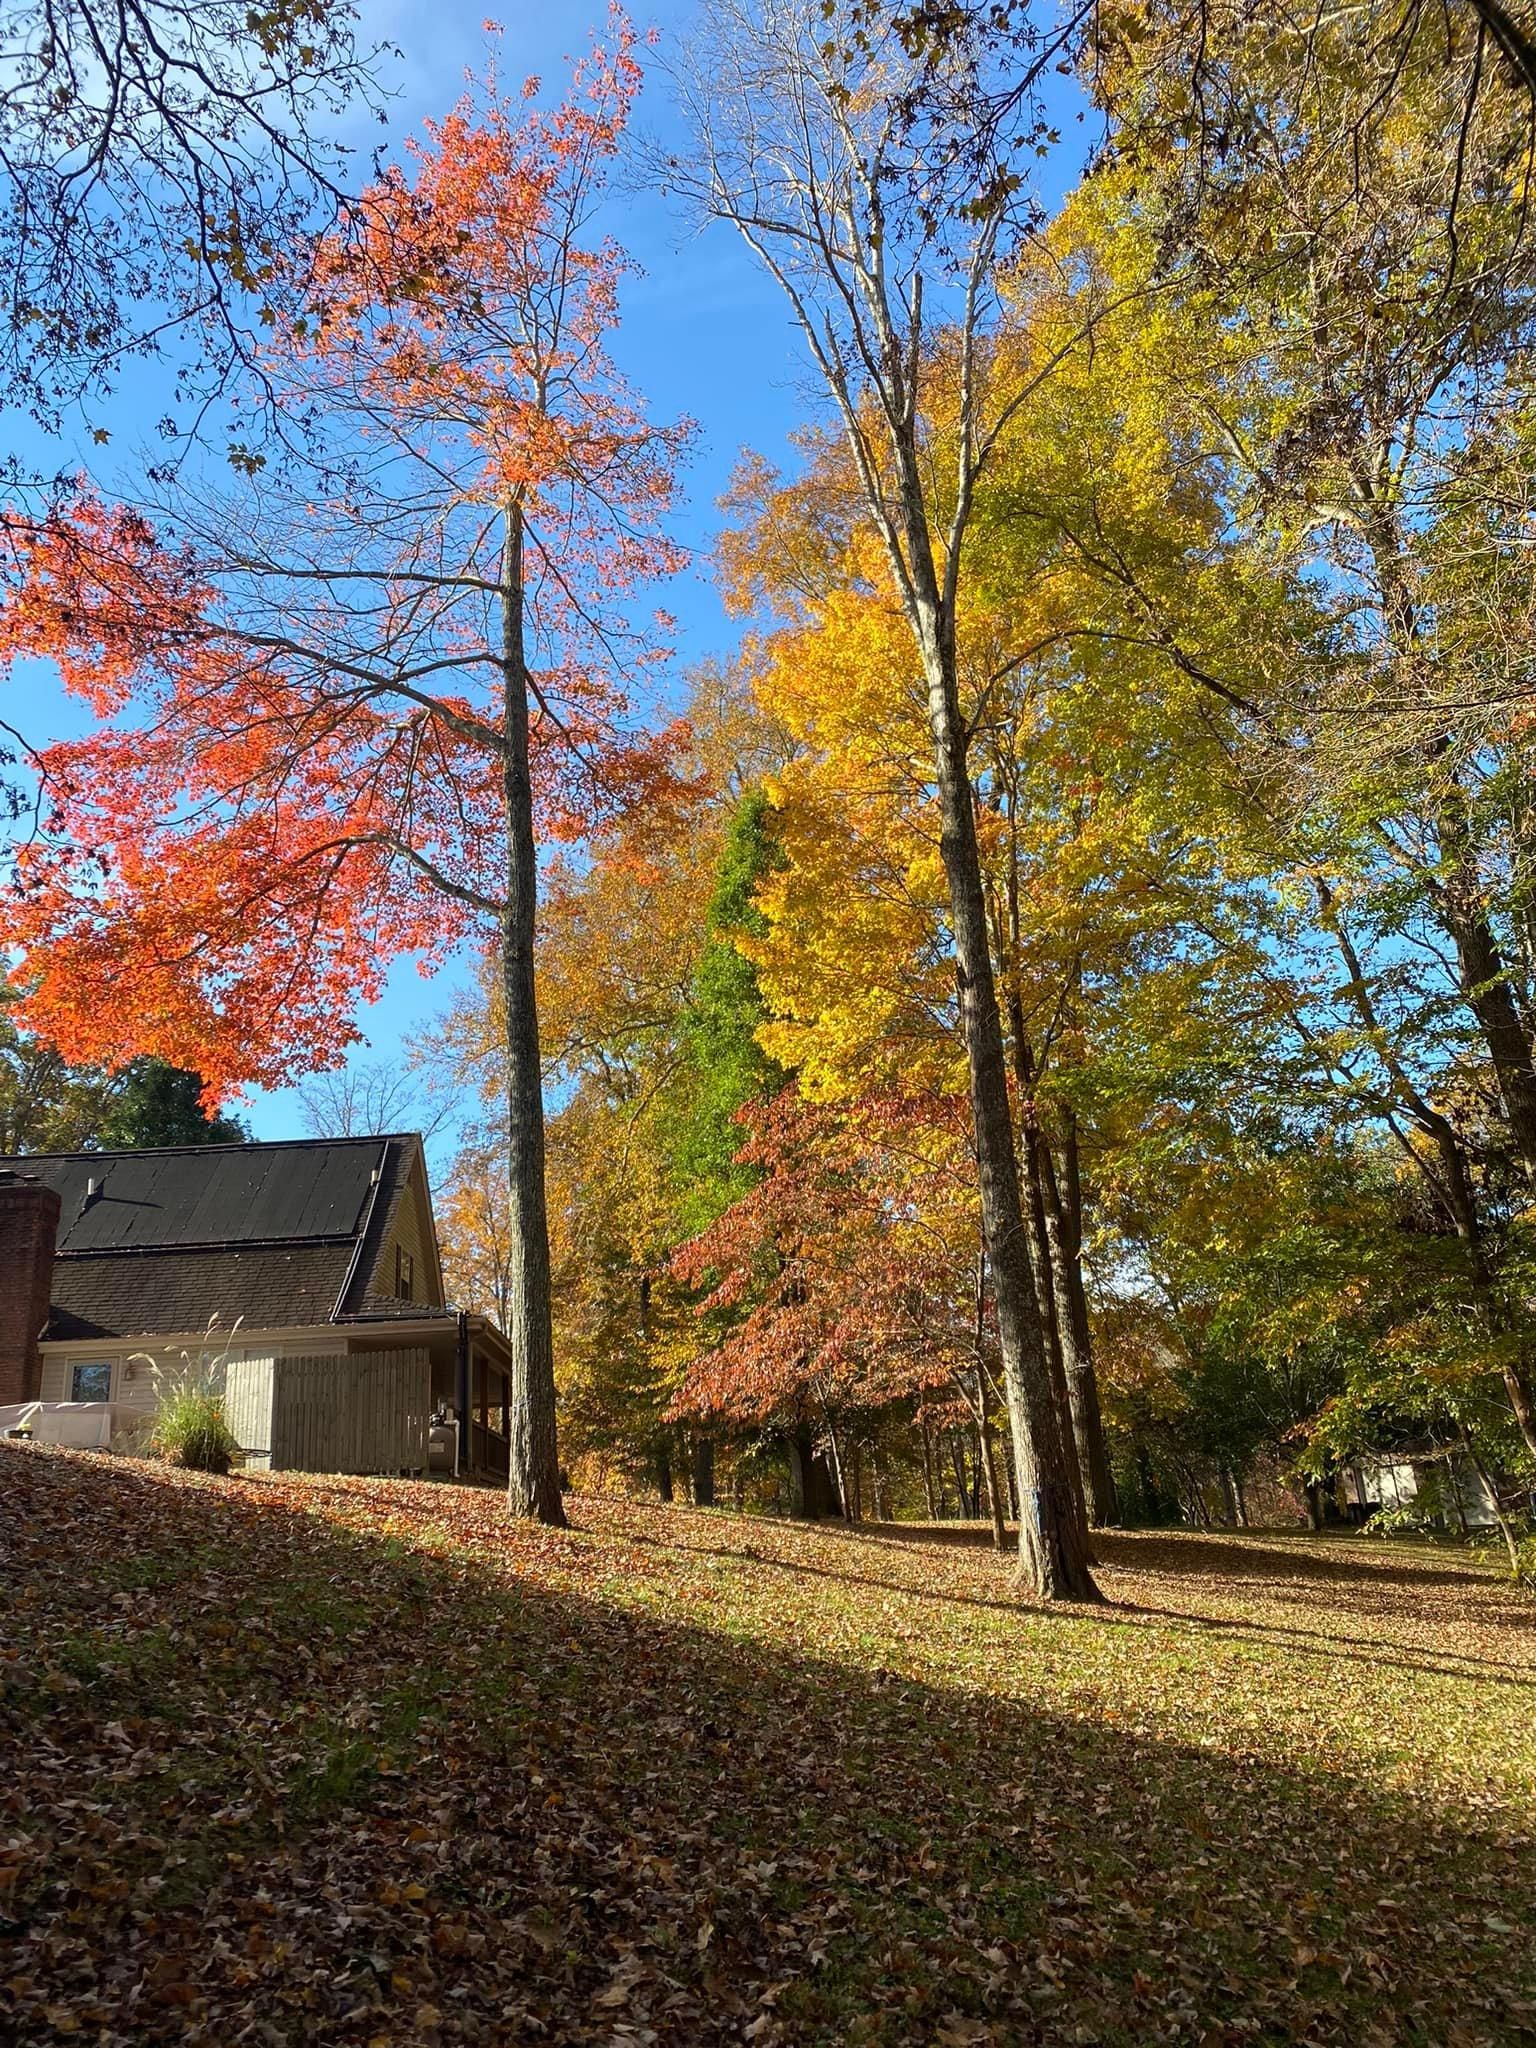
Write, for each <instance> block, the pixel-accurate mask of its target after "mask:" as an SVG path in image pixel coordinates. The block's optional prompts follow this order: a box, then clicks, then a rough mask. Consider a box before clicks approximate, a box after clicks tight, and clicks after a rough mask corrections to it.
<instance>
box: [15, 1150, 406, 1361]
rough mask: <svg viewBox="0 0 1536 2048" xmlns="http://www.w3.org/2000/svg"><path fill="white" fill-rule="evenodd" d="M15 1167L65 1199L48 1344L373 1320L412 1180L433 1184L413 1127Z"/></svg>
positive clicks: (41, 1159)
mask: <svg viewBox="0 0 1536 2048" xmlns="http://www.w3.org/2000/svg"><path fill="white" fill-rule="evenodd" d="M7 1168H8V1169H9V1170H11V1171H12V1172H14V1173H16V1174H18V1175H24V1176H26V1177H28V1178H32V1179H36V1180H40V1181H43V1182H44V1183H45V1184H46V1185H47V1186H49V1187H52V1188H54V1189H55V1190H56V1191H57V1192H58V1195H59V1197H60V1202H61V1213H60V1217H59V1237H58V1250H57V1253H56V1255H55V1260H54V1269H53V1288H52V1293H53V1315H52V1317H51V1319H50V1322H49V1326H48V1332H47V1334H48V1336H49V1337H51V1338H70V1337H144V1336H156V1335H173V1334H174V1335H180V1334H182V1333H185V1332H192V1331H197V1330H202V1329H206V1328H207V1326H208V1323H209V1321H210V1319H211V1318H212V1317H214V1316H217V1317H218V1319H219V1322H220V1324H221V1326H222V1327H223V1328H225V1329H228V1328H229V1327H230V1326H231V1325H232V1324H233V1323H234V1322H235V1320H236V1319H237V1318H239V1319H241V1320H243V1321H244V1322H245V1324H246V1325H247V1326H248V1327H250V1328H262V1329H280V1328H283V1327H285V1326H302V1325H313V1324H315V1323H328V1322H335V1321H338V1320H341V1319H344V1318H345V1319H349V1320H350V1319H352V1318H355V1317H356V1316H357V1315H359V1314H360V1313H361V1314H366V1313H368V1311H369V1310H371V1309H373V1308H374V1307H375V1305H376V1304H378V1301H379V1297H378V1294H377V1292H376V1291H375V1282H376V1275H375V1268H376V1266H377V1265H378V1263H379V1255H380V1251H381V1249H382V1247H383V1245H384V1242H385V1238H386V1233H387V1231H388V1229H389V1227H390V1222H391V1219H392V1218H393V1216H394V1215H395V1213H396V1211H397V1209H398V1207H399V1205H400V1203H401V1202H402V1200H403V1199H405V1198H406V1191H407V1188H408V1187H409V1186H410V1184H411V1183H412V1181H413V1179H414V1178H415V1176H416V1175H417V1174H419V1175H420V1185H421V1189H422V1193H423V1197H425V1190H426V1167H425V1161H424V1160H423V1157H422V1150H421V1140H420V1138H419V1137H417V1135H416V1134H415V1133H414V1132H393V1133H390V1134H388V1135H384V1136H379V1137H365V1138H308V1139H296V1140H293V1141H291V1142H281V1143H277V1144H258V1143H250V1144H244V1145H177V1146H168V1147H165V1148H163V1149H159V1150H155V1151H145V1152H71V1153H51V1154H48V1153H44V1154H33V1155H28V1156H25V1157H22V1158H16V1159H0V1171H3V1170H5V1169H7ZM428 1213H429V1214H430V1205H429V1208H428ZM435 1249H436V1248H435V1245H434V1247H433V1250H434V1253H435Z"/></svg>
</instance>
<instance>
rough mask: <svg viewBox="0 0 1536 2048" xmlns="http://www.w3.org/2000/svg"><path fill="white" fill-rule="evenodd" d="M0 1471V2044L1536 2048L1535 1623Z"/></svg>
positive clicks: (584, 1508)
mask: <svg viewBox="0 0 1536 2048" xmlns="http://www.w3.org/2000/svg"><path fill="white" fill-rule="evenodd" d="M575 1520H576V1523H577V1527H576V1529H575V1530H574V1531H573V1532H572V1533H571V1534H569V1535H552V1534H547V1533H543V1532H532V1531H527V1530H520V1529H515V1528H513V1527H511V1526H509V1525H508V1523H507V1522H506V1520H505V1517H504V1515H503V1513H502V1511H501V1506H500V1503H499V1501H498V1500H497V1499H496V1498H495V1497H494V1496H492V1495H487V1494H483V1493H478V1492H471V1491H468V1490H462V1489H451V1488H441V1487H429V1486H419V1485H418V1486H409V1485H397V1484H392V1483H386V1482H375V1481H362V1480H357V1481H350V1480H280V1479H273V1478H264V1477H252V1478H248V1479H233V1480H227V1481H215V1480H198V1479H194V1478H190V1477H183V1476H177V1475H174V1474H171V1473H169V1472H165V1471H162V1470H158V1469H155V1468H151V1467H147V1466H129V1465H124V1464H122V1463H113V1462H111V1461H108V1460H105V1459H100V1458H94V1457H90V1456H87V1455H84V1454H69V1453H62V1452H49V1451H42V1450H28V1449H18V1448H4V1449H0V1544H3V1548H4V1552H5V1555H4V1559H3V1563H4V1572H5V1600H6V1610H5V1611H4V1618H3V1622H0V1710H3V1711H0V1720H3V1726H4V1729H5V1737H6V1745H7V1756H6V1765H7V1768H6V1771H5V1773H4V1775H3V1777H0V1915H6V1916H9V1917H8V1918H0V1949H4V1950H6V1951H7V1953H6V1954H5V1955H4V1957H3V1961H0V2037H4V2038H7V2039H9V2038H15V2039H19V2040H25V2041H27V2042H28V2043H32V2042H36V2043H39V2044H42V2043H47V2042H51V2041H53V2040H56V2039H58V2040H73V2041H92V2042H101V2043H118V2042H133V2043H139V2042H159V2041H178V2042H179V2041H200V2042H205V2043H208V2044H209V2048H212V2044H215V2043H216V2044H219V2048H225V2044H231V2043H237V2042H245V2041H250V2042H253V2043H257V2044H288V2043H299V2042H311V2041H313V2042H316V2043H321V2042H323V2043H325V2044H327V2048H330V2044H340V2048H346V2044H353V2043H356V2044H359V2048H361V2044H368V2043H381V2044H382V2043H397V2042H400V2043H403V2042H422V2043H428V2044H431V2043H437V2042H444V2043H446V2042H459V2041H464V2042H484V2043H492V2042H495V2043H503V2042H506V2043H521V2042H525V2041H526V2042H547V2043H586V2042H594V2043H604V2044H619V2043H645V2042H653V2041H659V2042H680V2043H693V2042H712V2041H717V2040H718V2041H726V2040H731V2041H740V2040H743V2039H746V2040H752V2041H756V2042H762V2043H773V2042H793V2043H800V2042H806V2043H811V2042H829V2043H831V2042H839V2043H841V2042H850V2043H854V2042H881V2043H890V2044H895V2043H909V2042H934V2043H939V2044H944V2048H960V2044H967V2043H982V2042H1034V2041H1042V2042H1105V2043H1115V2042H1126V2043H1130V2042H1138V2043H1139V2042H1152V2041H1161V2040H1167V2041H1177V2042H1191V2041H1197V2040H1210V2041H1249V2040H1264V2041H1271V2040H1273V2041H1281V2040H1297V2039H1300V2040H1317V2041H1335V2040H1336V2041H1341V2042H1342V2041H1345V2040H1348V2041H1351V2042H1357V2043H1360V2042H1363V2043H1376V2042H1390V2041H1398V2040H1403V2041H1409V2040H1413V2041H1422V2042H1426V2043H1436V2044H1440V2043H1468V2044H1470V2043H1478V2042H1507V2041H1516V2040H1521V2039H1527V2038H1531V2039H1536V1939H1533V1934H1532V1899H1533V1884H1532V1879H1533V1876H1536V1854H1533V1831H1536V1796H1533V1795H1536V1715H1533V1713H1532V1705H1533V1697H1536V1695H1533V1686H1536V1608H1533V1607H1532V1606H1530V1605H1527V1604H1522V1603H1521V1602H1519V1601H1518V1600H1516V1599H1515V1598H1514V1597H1513V1596H1512V1595H1510V1594H1508V1593H1506V1592H1505V1591H1504V1590H1503V1589H1502V1588H1501V1587H1499V1586H1497V1585H1496V1584H1494V1583H1493V1582H1492V1581H1491V1580H1489V1579H1487V1578H1485V1577H1482V1576H1480V1575H1479V1574H1477V1573H1476V1572H1475V1571H1473V1570H1472V1569H1470V1568H1469V1567H1467V1566H1465V1565H1464V1564H1462V1563H1460V1562H1459V1561H1457V1560H1455V1559H1452V1558H1449V1557H1447V1556H1446V1555H1444V1554H1435V1553H1432V1552H1420V1553H1405V1552H1402V1551H1396V1550H1394V1551H1387V1550H1385V1549H1383V1548H1381V1547H1379V1546H1370V1545H1367V1544H1365V1543H1361V1542H1345V1541H1330V1542H1327V1543H1325V1544H1318V1543H1314V1542H1308V1541H1306V1540H1304V1539H1299V1538H1293V1539H1284V1538H1262V1537H1252V1538H1242V1539H1238V1538H1225V1539H1221V1538H1219V1539H1203V1538H1198V1537H1194V1536H1174V1537H1153V1536H1123V1537H1116V1538H1113V1539H1110V1540H1109V1541H1108V1542H1107V1543H1106V1545H1105V1568H1104V1570H1103V1573H1102V1578H1103V1582H1104V1584H1105V1587H1106V1590H1107V1592H1108V1593H1109V1595H1110V1596H1111V1600H1112V1602H1113V1603H1114V1604H1113V1605H1111V1606H1110V1607H1108V1608H1107V1609H1105V1610H1103V1611H1101V1612H1089V1611H1084V1610H1075V1611H1070V1612H1053V1613H1042V1612H1040V1611H1038V1610H1031V1609H1029V1608H1026V1607H1023V1606H1021V1605H1019V1604H1018V1602H1017V1601H1016V1599H1015V1597H1014V1595H1013V1591H1012V1586H1011V1581H1010V1576H1009V1573H1008V1569H1007V1567H1006V1565H1005V1564H1004V1563H1002V1562H1001V1561H999V1560H997V1559H995V1558H993V1557H992V1556H991V1554H990V1553H989V1552H987V1551H986V1550H984V1549H982V1548H979V1547H975V1546H971V1545H962V1544H957V1543H952V1542H950V1543H946V1542H943V1541H941V1540H936V1539H935V1538H933V1537H928V1538H924V1537H922V1536H921V1535H920V1534H919V1533H918V1532H906V1533H905V1534H903V1533H901V1532H898V1531H894V1530H887V1531H883V1532H875V1533H870V1534H866V1533H847V1532H844V1531H842V1530H837V1529H822V1530H805V1529H796V1528H789V1527H783V1526H779V1525H776V1524H770V1523H766V1522H762V1521H749V1520H742V1519H738V1518H733V1517H731V1516H728V1515H724V1514H718V1513H707V1514H706V1513H692V1512H690V1511H688V1510H686V1509H660V1508H654V1509H653V1508H644V1507H634V1506H616V1505H613V1504H608V1503H600V1502H595V1501H579V1502H577V1503H576V1504H575Z"/></svg>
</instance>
